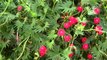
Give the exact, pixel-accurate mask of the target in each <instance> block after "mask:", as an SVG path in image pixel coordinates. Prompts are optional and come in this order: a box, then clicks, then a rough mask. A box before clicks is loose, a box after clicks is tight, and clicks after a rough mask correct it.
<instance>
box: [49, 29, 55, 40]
mask: <svg viewBox="0 0 107 60" xmlns="http://www.w3.org/2000/svg"><path fill="white" fill-rule="evenodd" d="M56 37H57V34H55V30H52V31H50V33H49V35H48V38H49V39H55V38H56Z"/></svg>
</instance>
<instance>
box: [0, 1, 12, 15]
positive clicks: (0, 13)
mask: <svg viewBox="0 0 107 60" xmlns="http://www.w3.org/2000/svg"><path fill="white" fill-rule="evenodd" d="M9 4H10V0H8V3H7V6H6V8H5V9H4V11H3V12H2V13H0V17H1V16H2V15H3V14H4V12H5V11H6V10H7V8H8V6H9Z"/></svg>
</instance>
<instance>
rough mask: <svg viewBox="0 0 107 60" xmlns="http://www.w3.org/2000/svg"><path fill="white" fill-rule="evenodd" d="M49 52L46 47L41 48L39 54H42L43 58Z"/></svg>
mask: <svg viewBox="0 0 107 60" xmlns="http://www.w3.org/2000/svg"><path fill="white" fill-rule="evenodd" d="M46 52H47V48H46V47H45V46H41V47H40V48H39V54H40V57H43V56H44V55H45V54H46Z"/></svg>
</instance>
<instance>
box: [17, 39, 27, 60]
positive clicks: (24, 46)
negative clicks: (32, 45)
mask: <svg viewBox="0 0 107 60" xmlns="http://www.w3.org/2000/svg"><path fill="white" fill-rule="evenodd" d="M28 40H29V37H28V38H27V39H26V41H25V42H24V45H23V50H22V52H21V53H20V55H19V57H18V58H17V59H16V60H19V59H20V58H21V56H22V55H23V53H24V51H25V48H26V43H27V41H28Z"/></svg>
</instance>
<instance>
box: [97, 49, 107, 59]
mask: <svg viewBox="0 0 107 60" xmlns="http://www.w3.org/2000/svg"><path fill="white" fill-rule="evenodd" d="M99 52H100V53H102V54H103V55H105V56H106V57H107V54H106V53H104V52H103V51H101V50H99Z"/></svg>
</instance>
